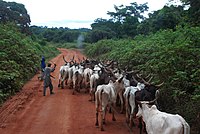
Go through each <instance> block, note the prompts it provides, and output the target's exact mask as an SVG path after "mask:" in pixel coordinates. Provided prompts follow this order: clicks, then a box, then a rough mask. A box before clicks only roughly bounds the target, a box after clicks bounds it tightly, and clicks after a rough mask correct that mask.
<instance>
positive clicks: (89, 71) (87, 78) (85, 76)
mask: <svg viewBox="0 0 200 134" xmlns="http://www.w3.org/2000/svg"><path fill="white" fill-rule="evenodd" d="M92 74H93V70H92V69H90V68H85V69H84V71H83V86H84V87H85V88H86V89H87V88H88V85H89V84H90V77H91V75H92Z"/></svg>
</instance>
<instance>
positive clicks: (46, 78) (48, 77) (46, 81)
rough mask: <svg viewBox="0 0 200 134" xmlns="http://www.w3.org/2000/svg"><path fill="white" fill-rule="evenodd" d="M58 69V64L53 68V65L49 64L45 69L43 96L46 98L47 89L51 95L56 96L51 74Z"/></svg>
mask: <svg viewBox="0 0 200 134" xmlns="http://www.w3.org/2000/svg"><path fill="white" fill-rule="evenodd" d="M55 68H56V64H54V67H53V68H52V67H51V63H48V65H47V67H45V69H44V89H43V96H46V88H48V87H49V89H50V94H54V92H53V85H52V82H51V77H53V76H51V72H53V71H54V70H55Z"/></svg>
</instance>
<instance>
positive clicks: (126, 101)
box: [58, 56, 190, 134]
mask: <svg viewBox="0 0 200 134" xmlns="http://www.w3.org/2000/svg"><path fill="white" fill-rule="evenodd" d="M63 59H64V61H65V63H66V64H65V65H63V66H61V67H60V74H59V85H58V87H60V88H64V87H65V86H68V88H72V89H73V90H72V94H75V93H76V92H80V90H81V89H85V90H84V91H85V92H89V94H90V100H91V101H95V106H96V124H95V125H96V126H97V127H98V126H100V129H101V130H102V131H103V130H104V124H105V119H106V111H107V110H110V112H112V120H113V121H114V120H115V115H114V113H115V107H116V103H117V102H118V101H119V104H120V106H121V107H120V113H123V111H125V112H126V122H127V123H128V125H129V127H130V128H132V126H133V125H135V123H134V121H133V118H135V116H136V117H137V118H138V119H139V128H140V133H142V132H143V127H142V126H143V124H145V125H144V130H145V131H146V132H147V133H148V134H182V133H184V134H189V133H190V126H189V124H188V123H187V122H186V121H185V120H184V119H183V118H182V117H181V116H180V115H178V114H176V115H173V114H168V113H165V112H161V111H159V110H158V104H157V98H158V96H159V90H158V89H159V88H160V87H161V86H162V85H163V83H161V84H158V85H155V84H152V83H150V81H151V80H152V76H150V75H148V76H146V77H144V76H143V75H141V74H139V72H138V71H127V70H128V69H120V68H119V66H118V64H117V62H114V61H107V62H102V61H98V60H89V59H85V58H83V59H82V60H80V59H79V62H76V61H75V60H74V57H73V58H72V59H71V60H70V61H66V60H65V58H64V56H63ZM99 113H100V124H99V117H98V116H99Z"/></svg>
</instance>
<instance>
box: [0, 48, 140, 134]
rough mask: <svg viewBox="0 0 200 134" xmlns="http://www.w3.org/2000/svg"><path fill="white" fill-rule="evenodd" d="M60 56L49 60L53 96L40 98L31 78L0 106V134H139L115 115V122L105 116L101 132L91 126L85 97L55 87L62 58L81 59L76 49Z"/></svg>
mask: <svg viewBox="0 0 200 134" xmlns="http://www.w3.org/2000/svg"><path fill="white" fill-rule="evenodd" d="M60 51H61V54H60V55H58V56H57V57H55V58H54V59H52V60H51V61H52V62H54V63H56V64H57V67H56V70H55V71H54V72H53V73H52V75H53V76H55V77H56V79H52V82H53V85H54V92H55V94H54V95H50V93H49V89H48V90H47V94H46V96H43V95H42V89H43V82H42V81H39V80H38V75H39V74H37V75H35V76H34V77H33V78H32V79H31V80H30V81H29V82H27V83H26V84H25V85H24V87H23V89H22V90H21V92H19V93H17V94H16V95H15V96H13V97H12V98H11V99H9V100H8V101H7V102H5V103H4V105H3V106H2V107H0V134H130V133H135V134H137V133H139V130H138V129H137V127H134V128H133V131H132V132H131V131H130V129H129V128H128V126H127V124H126V123H125V114H118V113H116V121H115V122H114V121H112V120H111V114H107V122H106V123H107V124H106V125H105V127H104V128H105V131H100V129H99V128H96V127H95V104H94V102H89V101H88V100H89V94H88V93H84V92H83V91H81V92H80V93H76V94H75V95H72V90H71V89H67V88H66V87H65V88H64V89H60V88H58V76H59V68H60V66H61V65H63V64H64V61H63V59H62V56H63V55H65V57H66V59H67V60H69V59H70V58H72V56H73V55H74V56H75V59H76V60H77V59H78V58H80V59H82V58H83V54H81V53H80V52H79V51H78V50H66V49H60Z"/></svg>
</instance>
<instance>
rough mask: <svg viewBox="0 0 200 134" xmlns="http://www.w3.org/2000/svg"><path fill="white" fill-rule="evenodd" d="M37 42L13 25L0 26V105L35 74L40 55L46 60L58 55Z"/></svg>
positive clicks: (55, 50)
mask: <svg viewBox="0 0 200 134" xmlns="http://www.w3.org/2000/svg"><path fill="white" fill-rule="evenodd" d="M38 42H39V41H36V40H35V41H33V40H32V39H31V37H27V36H25V35H23V34H21V33H20V32H19V30H18V29H17V28H16V27H15V26H14V25H13V24H6V25H4V24H0V61H1V62H0V104H1V103H3V101H5V100H6V99H7V98H8V97H9V96H10V95H13V94H15V92H17V91H19V90H20V89H21V87H22V86H23V84H24V83H25V82H26V81H27V80H29V79H30V78H31V77H32V76H33V75H34V74H35V73H36V72H37V70H38V69H39V67H40V60H41V56H42V55H44V56H45V57H46V58H47V59H48V58H51V57H54V56H56V55H57V54H58V53H59V52H58V50H57V49H56V48H55V47H53V46H52V45H48V44H47V45H45V46H42V45H41V44H39V43H38Z"/></svg>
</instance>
